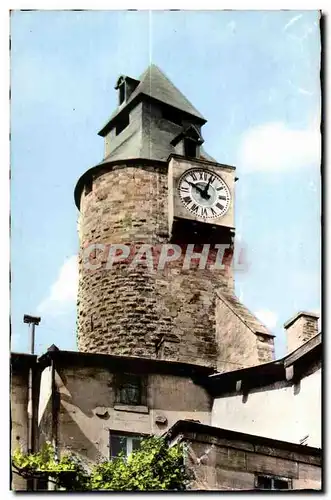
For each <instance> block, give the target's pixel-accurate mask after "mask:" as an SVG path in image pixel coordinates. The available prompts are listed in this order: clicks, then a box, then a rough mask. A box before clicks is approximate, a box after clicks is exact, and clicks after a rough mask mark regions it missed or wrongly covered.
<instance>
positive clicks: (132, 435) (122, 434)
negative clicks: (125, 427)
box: [109, 429, 148, 460]
mask: <svg viewBox="0 0 331 500" xmlns="http://www.w3.org/2000/svg"><path fill="white" fill-rule="evenodd" d="M112 437H118V438H125V439H126V452H125V456H124V457H123V458H127V457H128V456H129V455H130V454H131V453H132V451H133V440H134V439H136V440H137V439H138V440H139V441H142V440H143V439H145V438H146V437H148V434H144V433H140V434H138V433H136V432H129V431H117V430H113V429H109V460H113V459H114V458H117V457H118V455H114V456H113V455H112V446H111V439H112Z"/></svg>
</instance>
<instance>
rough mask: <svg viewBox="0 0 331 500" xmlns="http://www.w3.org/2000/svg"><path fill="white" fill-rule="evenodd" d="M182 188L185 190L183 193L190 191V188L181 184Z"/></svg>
mask: <svg viewBox="0 0 331 500" xmlns="http://www.w3.org/2000/svg"><path fill="white" fill-rule="evenodd" d="M180 190H181V191H183V193H188V192H189V188H188V187H185V186H180Z"/></svg>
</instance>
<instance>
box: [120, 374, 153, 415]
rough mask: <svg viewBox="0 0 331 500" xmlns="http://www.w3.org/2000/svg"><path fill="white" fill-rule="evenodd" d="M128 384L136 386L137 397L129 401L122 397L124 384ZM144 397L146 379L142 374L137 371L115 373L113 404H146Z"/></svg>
mask: <svg viewBox="0 0 331 500" xmlns="http://www.w3.org/2000/svg"><path fill="white" fill-rule="evenodd" d="M130 379H131V381H130ZM134 382H136V384H134ZM130 385H131V386H136V387H138V391H139V398H138V399H136V400H131V401H130V400H129V399H125V398H123V390H124V389H125V386H130ZM146 399H147V398H146V379H145V377H144V376H142V375H140V374H137V373H118V374H116V375H115V405H123V406H133V407H134V406H146Z"/></svg>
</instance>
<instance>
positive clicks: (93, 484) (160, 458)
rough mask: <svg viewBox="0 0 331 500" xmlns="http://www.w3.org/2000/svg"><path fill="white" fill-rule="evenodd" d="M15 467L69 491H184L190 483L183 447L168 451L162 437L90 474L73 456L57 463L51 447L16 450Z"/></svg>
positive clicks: (62, 458)
mask: <svg viewBox="0 0 331 500" xmlns="http://www.w3.org/2000/svg"><path fill="white" fill-rule="evenodd" d="M13 466H14V470H16V471H17V473H18V474H20V475H21V476H23V477H25V478H29V477H30V478H31V477H42V476H45V475H47V476H48V477H49V478H51V480H52V481H53V482H54V483H55V484H56V485H57V487H58V488H60V489H65V490H67V491H86V490H108V491H139V490H140V491H160V490H168V491H169V490H172V491H183V490H185V485H186V481H187V475H186V472H185V468H184V465H183V452H182V447H181V445H175V446H173V447H172V448H169V447H168V446H167V444H166V442H165V441H164V439H163V438H160V437H150V438H147V439H145V440H143V441H142V442H141V446H140V448H139V449H138V450H135V451H133V452H132V453H131V455H129V456H128V457H124V456H119V457H117V458H114V459H113V460H111V461H104V462H102V463H99V464H97V465H95V466H93V467H92V469H91V470H90V471H87V470H86V469H85V468H84V466H83V464H82V463H81V462H80V461H79V460H78V459H77V457H75V456H74V455H72V454H66V455H64V456H63V457H61V459H60V460H56V459H55V454H54V449H53V447H52V446H51V445H50V444H47V445H46V446H45V447H44V448H43V449H42V450H41V451H40V452H38V453H32V454H24V453H22V452H21V451H20V450H16V451H15V452H14V454H13Z"/></svg>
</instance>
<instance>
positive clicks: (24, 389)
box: [11, 367, 29, 491]
mask: <svg viewBox="0 0 331 500" xmlns="http://www.w3.org/2000/svg"><path fill="white" fill-rule="evenodd" d="M28 379H29V369H28V367H25V368H24V370H22V371H21V372H16V373H12V377H11V450H12V452H13V451H14V450H15V449H16V448H19V447H20V448H21V449H22V450H23V451H24V452H27V449H28V413H27V409H28ZM12 489H14V490H16V491H17V490H25V489H26V481H25V480H24V479H22V478H21V477H20V476H18V475H17V474H15V473H13V475H12Z"/></svg>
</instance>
